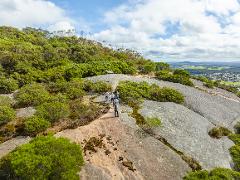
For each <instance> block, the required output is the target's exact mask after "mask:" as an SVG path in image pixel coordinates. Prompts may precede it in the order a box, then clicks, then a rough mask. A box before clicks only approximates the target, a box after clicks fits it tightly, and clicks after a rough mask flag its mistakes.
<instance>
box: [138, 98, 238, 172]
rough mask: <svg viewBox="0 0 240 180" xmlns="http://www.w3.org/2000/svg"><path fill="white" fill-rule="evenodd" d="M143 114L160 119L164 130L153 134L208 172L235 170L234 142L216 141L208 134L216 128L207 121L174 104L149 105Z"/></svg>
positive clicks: (145, 103)
mask: <svg viewBox="0 0 240 180" xmlns="http://www.w3.org/2000/svg"><path fill="white" fill-rule="evenodd" d="M141 107H142V108H141V110H140V111H139V113H140V114H141V115H142V116H143V117H145V118H148V117H157V118H159V119H160V120H161V122H162V126H160V127H155V128H153V129H152V130H151V133H152V135H153V136H155V137H156V138H164V139H165V140H166V141H167V142H168V143H170V144H171V145H172V146H173V147H174V148H176V149H177V150H179V151H181V152H183V153H184V154H185V155H187V156H190V157H192V158H194V159H196V160H197V161H198V162H199V164H200V165H201V166H202V168H204V169H212V168H215V167H225V168H231V164H232V163H231V156H230V154H229V150H228V149H229V148H230V147H231V146H233V142H232V141H230V140H229V139H228V138H227V137H223V138H221V139H214V138H211V137H210V136H209V135H208V131H209V130H210V129H212V128H213V127H214V125H213V124H212V123H210V122H209V121H208V120H207V119H206V118H204V117H202V116H201V115H199V114H197V113H195V112H193V111H191V110H189V109H187V108H186V107H184V106H182V105H178V104H175V103H171V102H155V101H145V102H144V103H143V104H142V105H141Z"/></svg>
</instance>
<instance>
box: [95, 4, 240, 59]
mask: <svg viewBox="0 0 240 180" xmlns="http://www.w3.org/2000/svg"><path fill="white" fill-rule="evenodd" d="M104 22H105V23H107V25H108V27H109V28H108V29H105V30H103V31H101V32H99V33H96V34H95V35H94V37H95V38H96V39H98V40H100V41H103V40H105V41H107V42H108V43H111V44H113V45H116V46H125V47H128V48H134V49H136V50H140V51H142V52H143V53H144V54H145V55H146V56H148V57H152V58H155V59H158V58H159V56H160V57H163V58H166V59H201V60H204V59H207V60H227V59H231V60H236V59H238V60H239V58H240V51H239V49H240V5H239V3H238V1H237V0H181V1H179V0H138V1H131V2H129V3H128V4H123V5H121V6H119V7H117V8H115V9H113V10H111V11H109V12H107V13H106V14H105V18H104ZM222 22H227V23H226V24H225V26H223V25H222Z"/></svg>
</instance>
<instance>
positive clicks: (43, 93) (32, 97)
mask: <svg viewBox="0 0 240 180" xmlns="http://www.w3.org/2000/svg"><path fill="white" fill-rule="evenodd" d="M49 98H50V95H49V93H48V91H47V90H46V89H45V87H44V86H43V85H41V84H30V85H26V86H23V87H22V88H21V89H20V90H19V91H18V92H17V94H16V100H17V104H18V106H21V107H26V106H37V105H39V104H42V103H44V102H46V101H48V100H49Z"/></svg>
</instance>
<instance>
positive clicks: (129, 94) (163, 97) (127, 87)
mask: <svg viewBox="0 0 240 180" xmlns="http://www.w3.org/2000/svg"><path fill="white" fill-rule="evenodd" d="M117 90H118V91H119V93H120V97H121V100H123V101H124V102H126V103H128V104H129V103H130V104H131V103H133V104H136V103H139V102H141V100H142V99H143V98H146V99H149V100H154V101H159V102H175V103H183V102H184V96H183V95H182V94H181V93H180V92H178V91H177V90H174V89H171V88H166V87H164V88H160V87H159V86H157V85H155V84H153V85H151V86H150V85H149V84H148V83H146V82H140V83H136V82H130V81H124V82H121V83H120V84H119V86H118V87H117Z"/></svg>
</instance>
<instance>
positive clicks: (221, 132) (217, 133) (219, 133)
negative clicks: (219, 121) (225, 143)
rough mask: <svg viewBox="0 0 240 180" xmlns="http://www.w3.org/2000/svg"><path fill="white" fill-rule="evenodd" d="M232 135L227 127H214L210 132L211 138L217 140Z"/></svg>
mask: <svg viewBox="0 0 240 180" xmlns="http://www.w3.org/2000/svg"><path fill="white" fill-rule="evenodd" d="M231 133H232V132H231V131H230V130H228V129H227V128H225V127H214V128H212V129H211V130H210V131H209V132H208V134H209V136H211V137H213V138H217V139H219V138H221V137H223V136H228V135H230V134H231Z"/></svg>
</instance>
